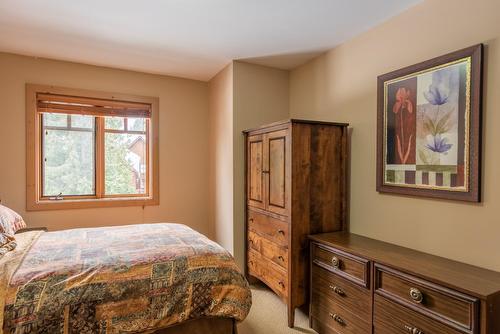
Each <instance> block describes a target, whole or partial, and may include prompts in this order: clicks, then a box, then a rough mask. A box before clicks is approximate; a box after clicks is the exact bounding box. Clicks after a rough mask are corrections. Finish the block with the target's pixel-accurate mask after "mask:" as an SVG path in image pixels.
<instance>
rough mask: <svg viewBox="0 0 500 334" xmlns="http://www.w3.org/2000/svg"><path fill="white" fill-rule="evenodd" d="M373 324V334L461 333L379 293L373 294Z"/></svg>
mask: <svg viewBox="0 0 500 334" xmlns="http://www.w3.org/2000/svg"><path fill="white" fill-rule="evenodd" d="M373 326H374V333H375V334H403V333H407V334H463V332H461V331H458V330H456V329H453V328H451V327H449V326H446V325H444V324H443V323H441V322H439V321H435V320H433V319H431V318H429V317H426V316H424V315H422V314H420V313H418V312H415V311H412V310H410V309H409V308H407V307H405V306H402V305H399V304H397V303H394V302H391V301H390V300H388V299H386V298H384V297H382V296H379V295H375V303H374V313H373Z"/></svg>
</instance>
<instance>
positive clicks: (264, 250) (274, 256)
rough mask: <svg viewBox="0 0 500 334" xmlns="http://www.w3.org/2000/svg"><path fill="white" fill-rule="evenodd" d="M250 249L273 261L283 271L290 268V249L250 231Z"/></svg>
mask: <svg viewBox="0 0 500 334" xmlns="http://www.w3.org/2000/svg"><path fill="white" fill-rule="evenodd" d="M248 248H249V249H253V250H255V251H256V252H259V253H260V255H262V256H263V257H264V258H266V259H268V260H271V261H273V262H274V263H276V264H277V265H279V266H280V267H282V268H283V269H287V268H288V249H287V248H285V247H281V246H279V245H277V244H275V243H274V242H272V241H269V240H267V239H266V238H263V237H261V236H259V235H258V234H257V233H254V232H252V231H248Z"/></svg>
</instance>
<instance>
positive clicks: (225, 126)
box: [209, 64, 234, 253]
mask: <svg viewBox="0 0 500 334" xmlns="http://www.w3.org/2000/svg"><path fill="white" fill-rule="evenodd" d="M209 90H210V95H209V113H210V117H209V118H210V123H209V124H210V141H209V143H210V178H209V180H210V225H211V227H212V229H213V236H214V238H215V241H217V242H218V243H219V244H221V245H222V246H223V247H224V248H226V249H227V250H229V251H230V252H231V253H233V252H234V247H233V230H234V229H233V65H232V64H229V65H228V66H226V67H225V68H224V69H223V70H222V71H220V72H219V73H218V74H217V75H216V76H215V77H214V78H212V79H211V80H210V82H209Z"/></svg>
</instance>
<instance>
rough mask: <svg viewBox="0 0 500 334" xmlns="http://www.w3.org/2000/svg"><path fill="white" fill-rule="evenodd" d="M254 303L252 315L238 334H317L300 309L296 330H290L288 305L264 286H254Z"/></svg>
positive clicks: (297, 315) (296, 315)
mask: <svg viewBox="0 0 500 334" xmlns="http://www.w3.org/2000/svg"><path fill="white" fill-rule="evenodd" d="M252 302H253V305H252V309H251V310H250V314H249V315H248V317H247V318H246V319H245V321H243V322H242V323H241V324H239V325H238V334H282V333H283V334H284V333H316V332H315V331H313V330H312V329H310V328H309V320H308V319H307V316H306V315H305V314H304V313H303V312H302V311H301V310H299V309H297V310H296V311H295V328H288V325H287V312H286V305H285V304H283V302H282V301H281V300H280V299H279V298H278V296H276V295H275V294H274V293H273V292H272V291H271V290H269V289H268V288H267V287H265V286H264V285H253V286H252Z"/></svg>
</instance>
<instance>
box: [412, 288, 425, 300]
mask: <svg viewBox="0 0 500 334" xmlns="http://www.w3.org/2000/svg"><path fill="white" fill-rule="evenodd" d="M410 298H411V300H413V301H414V302H415V303H417V304H420V303H422V301H423V300H424V295H423V294H422V292H421V291H420V290H419V289H417V288H411V289H410Z"/></svg>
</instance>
